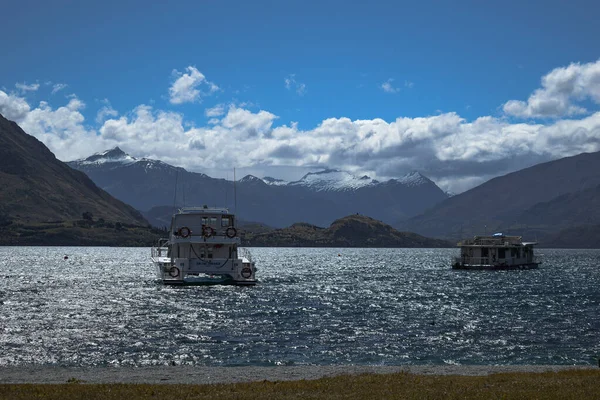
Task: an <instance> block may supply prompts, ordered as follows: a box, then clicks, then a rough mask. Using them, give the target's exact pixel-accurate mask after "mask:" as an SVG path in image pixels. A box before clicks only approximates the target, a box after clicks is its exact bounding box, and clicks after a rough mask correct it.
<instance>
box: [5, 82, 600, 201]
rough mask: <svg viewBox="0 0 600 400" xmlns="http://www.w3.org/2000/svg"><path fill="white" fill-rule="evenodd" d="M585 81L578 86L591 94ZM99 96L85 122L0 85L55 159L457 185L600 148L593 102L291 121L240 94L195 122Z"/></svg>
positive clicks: (72, 107)
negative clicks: (119, 154) (117, 151)
mask: <svg viewBox="0 0 600 400" xmlns="http://www.w3.org/2000/svg"><path fill="white" fill-rule="evenodd" d="M188 72H190V71H188ZM192 72H193V71H192ZM192 74H193V73H192ZM291 85H292V82H290V90H291V88H292V86H291ZM590 85H591V83H590ZM590 85H588V87H587V88H586V91H587V92H586V93H589V94H587V96H588V97H589V98H590V99H593V93H594V92H593V91H592V90H591V89H590ZM591 86H593V85H591ZM594 101H595V100H594ZM104 105H105V108H102V109H100V110H99V111H98V114H97V116H96V117H97V124H98V125H97V129H95V130H94V129H91V128H89V125H88V124H86V121H85V119H84V116H83V114H82V110H83V108H84V107H85V104H84V103H83V102H82V101H81V100H79V99H78V98H77V97H72V98H70V99H68V101H67V102H66V104H64V105H62V106H60V107H58V108H53V107H51V106H50V105H49V104H48V103H46V102H41V103H39V105H38V106H37V107H32V106H30V105H29V104H28V103H27V101H26V100H25V99H24V98H22V97H19V96H17V95H14V94H7V93H4V92H2V91H0V112H2V113H3V114H4V115H5V116H6V117H8V118H10V119H14V120H16V121H17V122H19V123H20V124H21V126H22V127H23V128H24V129H25V131H26V132H28V133H30V134H32V135H34V136H36V137H38V138H39V139H40V140H42V141H43V142H44V143H45V144H46V145H47V146H48V147H49V148H50V149H51V150H52V151H53V152H54V153H55V154H56V155H57V157H58V158H59V159H62V160H73V159H76V158H82V157H86V156H89V155H90V154H92V153H94V152H97V151H102V150H105V149H108V148H110V147H114V146H115V145H119V146H121V148H123V149H124V150H126V151H129V152H130V153H131V154H132V155H134V156H137V157H151V158H156V159H160V160H162V161H165V162H167V163H170V164H173V165H176V166H181V167H184V168H186V169H188V170H191V171H202V172H209V171H210V173H211V174H212V175H214V176H219V175H218V173H219V171H221V172H223V173H222V175H220V176H221V177H224V176H225V173H224V171H229V170H230V169H231V167H232V166H233V165H235V166H237V167H238V168H246V170H252V171H254V173H259V172H260V171H269V174H270V175H274V171H287V175H286V176H277V174H275V177H281V178H285V179H290V178H291V179H297V178H299V176H297V175H296V176H293V175H292V174H293V171H296V172H297V173H298V171H303V172H306V170H307V169H312V170H314V169H317V168H326V167H333V168H340V169H344V170H348V171H351V172H354V173H356V174H368V175H370V176H372V177H374V178H379V179H387V178H394V177H399V176H401V175H403V174H404V173H406V172H408V171H410V170H415V169H416V170H419V171H421V172H422V173H424V174H425V175H427V176H429V177H430V178H432V179H433V180H434V181H435V182H437V183H438V184H439V185H440V186H441V187H442V188H443V189H445V190H451V191H453V192H461V191H464V190H466V189H469V188H470V187H472V186H474V185H476V184H479V183H482V182H483V181H485V180H487V179H489V178H492V177H494V176H498V175H500V174H504V173H508V172H511V171H514V170H517V169H521V168H525V167H528V166H531V165H533V164H535V163H539V162H543V161H548V160H552V159H556V158H560V157H565V156H569V155H574V154H578V153H581V152H594V151H600V112H595V113H588V114H587V115H585V116H584V117H580V118H570V119H561V120H552V121H545V122H544V123H540V122H537V123H533V122H522V123H514V122H511V121H510V120H508V119H506V118H503V117H493V116H483V117H480V118H477V119H475V120H467V119H465V118H463V117H461V116H460V115H459V114H458V113H456V112H447V113H440V114H438V115H431V116H424V117H416V118H408V117H398V118H396V119H394V120H388V121H386V120H383V119H379V118H373V119H364V120H352V119H350V118H345V117H340V118H327V119H325V120H323V121H321V122H320V123H319V124H317V125H316V126H313V127H307V128H305V129H300V128H299V125H298V123H296V122H291V123H288V122H286V121H280V120H279V117H278V116H277V115H275V114H274V113H272V112H269V111H267V110H259V111H251V110H249V109H248V108H247V107H244V106H242V105H240V104H237V105H234V104H232V105H230V106H224V105H222V104H220V105H217V106H214V107H212V108H208V109H206V110H205V115H206V116H207V117H208V118H209V122H208V124H206V125H204V126H194V125H193V124H192V123H190V122H189V121H186V119H185V117H184V116H183V115H182V114H181V113H176V112H170V111H164V110H160V109H156V108H154V107H152V106H149V105H140V106H138V107H136V108H135V109H134V110H132V111H131V112H128V113H125V114H124V115H121V116H119V115H118V114H117V113H116V111H115V110H113V109H112V107H110V104H109V103H105V104H104ZM107 118H108V119H107Z"/></svg>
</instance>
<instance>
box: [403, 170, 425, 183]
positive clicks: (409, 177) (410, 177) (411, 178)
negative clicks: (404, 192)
mask: <svg viewBox="0 0 600 400" xmlns="http://www.w3.org/2000/svg"><path fill="white" fill-rule="evenodd" d="M398 181H399V182H400V183H403V184H405V185H406V186H421V185H424V184H426V183H427V182H429V178H427V177H426V176H424V175H421V173H420V172H418V171H411V172H409V173H408V174H406V175H404V176H403V177H402V178H400V179H398Z"/></svg>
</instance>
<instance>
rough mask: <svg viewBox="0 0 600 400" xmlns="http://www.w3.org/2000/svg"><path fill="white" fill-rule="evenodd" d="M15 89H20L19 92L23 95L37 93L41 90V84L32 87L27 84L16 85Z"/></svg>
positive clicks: (34, 84) (33, 84)
mask: <svg viewBox="0 0 600 400" xmlns="http://www.w3.org/2000/svg"><path fill="white" fill-rule="evenodd" d="M15 87H16V88H17V89H19V91H20V92H21V93H25V92H35V91H36V90H38V89H39V88H40V84H39V83H32V84H31V85H28V84H26V83H16V84H15Z"/></svg>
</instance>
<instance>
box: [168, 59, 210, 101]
mask: <svg viewBox="0 0 600 400" xmlns="http://www.w3.org/2000/svg"><path fill="white" fill-rule="evenodd" d="M186 71H187V73H183V72H179V71H177V70H173V76H175V77H176V78H177V79H175V81H174V82H173V84H172V85H171V87H170V88H169V99H170V102H171V103H172V104H182V103H193V102H200V101H202V96H209V95H211V94H212V93H214V92H216V91H218V90H219V87H218V86H217V85H215V84H214V83H212V82H209V81H207V80H206V77H205V76H204V74H202V72H200V71H198V69H197V68H196V67H191V66H190V67H187V68H186ZM201 87H206V89H207V91H205V92H202V91H201V90H200V88H201Z"/></svg>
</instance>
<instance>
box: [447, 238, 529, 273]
mask: <svg viewBox="0 0 600 400" xmlns="http://www.w3.org/2000/svg"><path fill="white" fill-rule="evenodd" d="M536 244H537V243H536V242H523V241H522V240H521V236H505V235H503V234H502V233H496V234H494V235H491V236H475V237H474V238H473V239H465V240H463V241H461V242H459V243H458V247H460V257H455V258H454V262H453V263H452V268H454V269H492V270H496V269H534V268H537V267H538V265H539V264H540V262H539V261H537V259H536V258H535V257H534V255H533V246H534V245H536Z"/></svg>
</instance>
